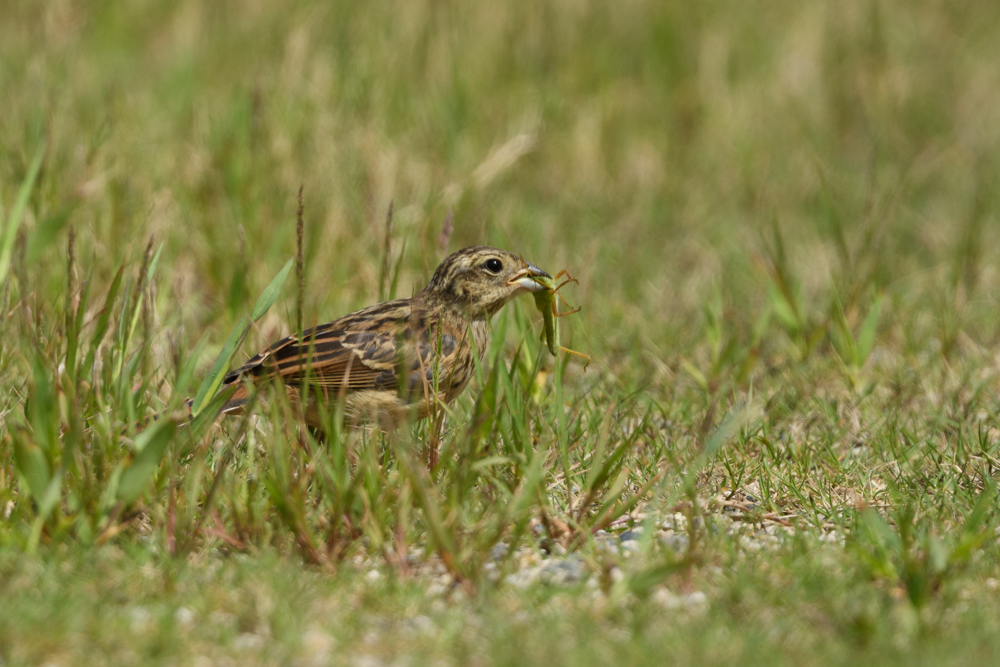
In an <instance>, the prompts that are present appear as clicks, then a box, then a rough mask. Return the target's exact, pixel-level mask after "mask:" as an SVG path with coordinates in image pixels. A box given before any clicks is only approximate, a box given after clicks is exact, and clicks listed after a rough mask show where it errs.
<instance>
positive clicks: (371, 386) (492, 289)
mask: <svg viewBox="0 0 1000 667" xmlns="http://www.w3.org/2000/svg"><path fill="white" fill-rule="evenodd" d="M540 276H545V277H548V274H547V273H545V272H544V271H542V270H541V269H539V268H538V267H536V266H534V265H532V264H529V263H528V262H526V261H524V260H523V259H522V258H521V257H519V256H518V255H514V254H512V253H509V252H507V251H506V250H500V249H499V248H490V247H486V246H475V247H470V248H465V249H463V250H459V251H458V252H456V253H453V254H452V255H449V256H448V257H446V258H445V260H444V261H443V262H441V265H440V266H438V268H437V270H436V271H435V272H434V276H433V277H432V278H431V280H430V282H429V283H428V284H427V286H426V287H424V288H423V290H421V291H420V293H419V294H417V295H416V296H414V297H413V298H410V299H398V300H396V301H387V302H385V303H380V304H377V305H374V306H369V307H368V308H363V309H361V310H359V311H357V312H354V313H351V314H349V315H345V316H344V317H341V318H340V319H338V320H336V321H334V322H331V323H329V324H324V325H321V326H318V327H315V328H314V329H309V330H306V331H305V332H303V334H302V336H301V337H299V336H289V337H288V338H284V339H282V340H280V341H278V342H276V343H275V344H273V345H271V346H270V347H269V348H267V349H266V350H264V351H263V352H261V353H260V354H258V355H256V356H254V357H253V358H252V359H250V360H249V361H247V363H246V364H244V365H243V366H242V367H240V368H238V369H237V370H235V371H233V372H232V373H230V374H229V375H228V376H227V377H226V379H225V384H226V385H234V384H238V385H241V386H240V387H239V388H238V389H237V391H236V393H235V394H234V396H233V398H232V399H231V400H230V401H229V403H228V404H227V405H226V407H225V408H224V410H223V411H224V412H227V413H234V412H239V411H240V410H241V409H242V408H243V406H244V405H245V404H246V401H247V387H246V385H247V380H250V381H251V382H252V383H253V384H255V385H261V384H265V383H268V382H272V381H274V380H275V379H280V380H281V381H282V382H283V383H284V385H285V387H286V389H287V391H288V392H289V395H290V396H291V397H292V399H293V400H295V401H298V400H299V393H300V388H301V387H302V386H304V385H305V386H308V387H309V388H310V389H309V391H310V393H311V394H312V397H311V399H310V400H309V401H308V403H307V407H306V410H305V415H306V421H307V422H308V423H309V424H310V425H312V426H320V424H321V421H322V414H323V412H324V411H323V410H322V409H320V406H319V403H318V401H322V402H323V403H325V405H326V408H327V411H332V409H333V405H334V401H337V400H341V399H342V400H343V401H344V413H345V417H346V418H347V420H348V421H349V422H351V423H359V422H377V423H378V424H379V425H380V426H382V427H383V428H394V427H396V426H399V425H401V424H403V423H406V421H407V420H410V419H422V418H424V417H426V416H427V414H428V413H429V411H430V408H431V405H432V404H433V403H434V402H436V401H440V402H443V403H448V402H450V401H452V400H453V399H454V398H455V397H456V396H458V395H459V394H460V393H461V391H462V390H463V389H464V388H465V386H466V385H467V384H468V382H469V380H470V379H471V377H472V375H473V373H474V371H475V363H476V360H477V359H478V360H482V358H483V354H484V353H485V352H486V348H487V346H488V344H489V333H490V326H489V322H490V319H491V318H492V317H493V315H494V314H496V312H497V311H498V310H500V308H502V307H503V305H504V304H505V303H507V302H508V301H509V300H511V299H512V298H513V297H515V296H517V295H518V294H520V293H523V292H525V291H539V290H541V289H545V288H544V286H543V285H542V284H540V283H539V282H537V281H535V280H533V277H540Z"/></svg>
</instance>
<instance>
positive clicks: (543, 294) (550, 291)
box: [532, 271, 590, 370]
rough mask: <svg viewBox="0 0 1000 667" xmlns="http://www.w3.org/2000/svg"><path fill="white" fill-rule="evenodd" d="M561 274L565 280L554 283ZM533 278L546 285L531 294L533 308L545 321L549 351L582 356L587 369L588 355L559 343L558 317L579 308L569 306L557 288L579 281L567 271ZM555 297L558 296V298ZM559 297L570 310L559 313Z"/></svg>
mask: <svg viewBox="0 0 1000 667" xmlns="http://www.w3.org/2000/svg"><path fill="white" fill-rule="evenodd" d="M563 276H565V277H566V280H564V281H562V282H561V283H559V284H556V281H557V280H559V278H562V277H563ZM533 278H534V280H535V281H537V282H539V283H541V284H542V285H545V287H546V289H544V290H541V291H538V292H533V293H532V296H534V297H535V308H537V309H538V312H540V313H541V314H542V318H543V319H544V321H545V344H546V345H547V346H548V348H549V352H551V353H552V355H553V356H555V355H556V354H558V351H559V350H562V351H563V352H566V353H568V354H573V355H576V356H578V357H582V358H584V359H586V361H585V362H584V364H583V370H587V366H589V365H590V357H589V356H588V355H586V354H584V353H582V352H577V351H576V350H571V349H569V348H566V347H562V346H561V345H559V318H560V317H563V316H565V315H572V314H573V313H578V312H580V309H579V308H571V306H570V305H569V304H568V303H567V302H566V299H564V298H563V296H562V295H561V294H559V290H560V289H562V288H563V287H564V286H565V285H567V284H569V283H577V284H579V283H580V281H578V280H577V279H576V278H574V277H573V276H571V275H570V274H569V271H560V272H559V273H557V274H556V275H555V277H554V278H547V277H537V276H533ZM556 297H558V299H557V298H556ZM560 299H561V300H562V302H563V303H565V304H566V306H567V307H568V308H571V310H567V311H566V312H564V313H560V312H559V300H560Z"/></svg>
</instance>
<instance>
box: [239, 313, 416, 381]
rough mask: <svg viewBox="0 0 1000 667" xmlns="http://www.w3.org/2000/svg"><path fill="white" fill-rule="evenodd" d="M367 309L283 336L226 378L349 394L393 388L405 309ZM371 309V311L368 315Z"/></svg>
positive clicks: (404, 326) (400, 352) (405, 322)
mask: <svg viewBox="0 0 1000 667" xmlns="http://www.w3.org/2000/svg"><path fill="white" fill-rule="evenodd" d="M380 305H381V306H383V308H382V309H380V311H375V310H374V309H366V310H364V311H359V312H358V313H354V314H352V315H349V316H347V317H344V318H341V319H339V320H337V321H336V322H331V323H330V324H325V325H322V326H319V327H316V328H315V329H311V330H307V331H305V332H304V334H303V336H301V337H300V336H289V337H287V338H284V339H282V340H280V341H278V342H277V343H275V344H274V345H272V346H271V347H269V348H268V349H266V350H264V351H263V352H261V353H260V354H258V355H256V356H255V357H253V358H252V359H250V360H249V361H247V363H246V364H244V365H243V366H242V367H240V368H238V369H236V370H235V371H233V372H232V373H230V374H229V375H228V376H227V377H226V383H227V384H229V383H232V382H238V381H240V380H241V379H242V378H244V377H252V378H253V379H254V381H255V382H259V381H262V380H267V379H268V378H275V377H280V378H281V379H282V381H284V382H285V383H286V384H292V385H294V384H298V383H301V382H302V381H303V380H308V382H309V384H311V385H314V386H319V387H323V388H327V389H330V390H333V391H335V392H336V391H339V392H343V393H348V392H352V391H359V390H363V389H390V388H391V389H395V388H397V386H398V380H397V378H396V369H397V367H398V364H399V362H400V355H401V354H402V353H403V352H402V341H403V337H404V331H405V329H406V326H407V317H408V315H409V313H408V310H403V309H399V308H396V309H386V308H385V306H386V305H388V304H380ZM367 311H372V312H367Z"/></svg>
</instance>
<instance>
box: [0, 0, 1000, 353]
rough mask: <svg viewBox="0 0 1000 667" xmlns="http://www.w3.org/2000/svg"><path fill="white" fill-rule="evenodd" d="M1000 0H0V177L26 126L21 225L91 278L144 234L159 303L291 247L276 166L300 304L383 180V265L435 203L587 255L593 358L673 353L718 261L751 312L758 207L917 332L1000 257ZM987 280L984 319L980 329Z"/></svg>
mask: <svg viewBox="0 0 1000 667" xmlns="http://www.w3.org/2000/svg"><path fill="white" fill-rule="evenodd" d="M998 13H1000V7H998V6H997V5H996V4H995V3H988V2H979V3H968V4H964V5H963V6H962V7H961V8H958V7H957V6H955V7H953V6H952V5H949V4H947V3H939V2H916V3H913V2H905V3H904V2H857V3H837V2H811V3H793V4H762V5H752V6H751V5H747V4H746V3H740V2H706V3H683V2H640V1H633V2H622V3H615V4H614V5H610V4H605V3H586V2H576V1H566V2H551V3H542V4H538V5H534V4H520V3H490V4H488V5H484V4H482V3H471V2H470V3H461V2H408V3H402V4H400V3H392V2H359V3H352V2H331V3H280V4H278V3H269V2H252V1H251V2H236V3H201V2H166V3H158V2H126V3H78V2H69V1H56V2H46V3H34V2H15V3H8V4H7V6H6V9H5V14H6V16H5V18H4V20H3V22H2V25H0V61H2V62H0V67H2V79H3V83H2V85H3V89H4V90H5V102H4V110H3V114H0V128H2V131H0V136H2V139H0V141H3V144H4V146H3V148H4V153H5V154H6V155H7V156H8V157H7V159H5V160H3V162H2V163H0V177H2V178H0V181H2V186H0V187H2V188H3V189H2V193H3V196H4V201H7V202H9V201H10V200H11V199H12V197H13V193H14V189H15V187H16V185H17V184H18V183H19V182H20V180H21V179H22V178H23V176H24V173H25V171H26V169H27V165H28V163H29V162H30V160H31V157H32V155H33V151H34V150H35V148H36V147H37V146H38V145H39V143H40V142H41V141H42V140H43V139H44V140H45V141H47V155H46V161H45V166H44V174H43V176H42V181H41V188H40V189H39V190H38V191H37V192H36V193H35V198H36V199H37V200H38V203H37V205H36V206H35V207H33V208H32V211H31V213H32V214H33V216H34V218H35V219H34V221H32V222H29V223H28V224H29V226H31V225H38V224H41V223H42V222H43V221H44V220H46V218H48V217H50V216H54V215H56V214H58V213H59V212H60V211H63V210H65V211H68V213H69V216H68V218H66V219H65V221H68V222H71V223H72V224H74V225H75V226H76V228H77V233H78V238H79V246H80V250H79V256H80V259H81V264H82V266H84V267H86V269H87V270H90V269H93V271H94V276H95V278H96V279H98V280H102V281H106V280H108V279H109V276H110V274H111V272H112V270H113V268H114V267H115V265H116V263H117V262H120V261H121V260H122V259H124V258H125V256H126V255H127V253H128V249H129V248H130V247H132V248H133V252H138V251H137V250H136V247H137V246H140V245H142V244H144V243H145V239H146V238H147V237H148V236H149V235H150V234H155V236H156V238H157V239H158V240H160V241H163V242H165V243H166V247H165V251H164V252H165V254H164V256H163V263H164V271H163V274H162V280H161V284H160V285H159V290H160V292H159V298H158V299H157V306H158V317H159V319H160V321H161V323H162V324H163V326H169V327H178V326H182V325H183V326H186V327H190V328H193V330H195V331H199V330H201V329H202V328H204V327H206V326H209V325H214V324H218V325H220V327H222V329H221V330H223V331H224V330H226V329H227V328H228V323H225V322H219V319H220V318H223V319H225V317H226V315H225V314H227V313H228V318H230V319H231V318H233V317H235V316H236V315H237V314H241V313H242V312H245V310H246V308H247V307H248V302H249V300H250V299H251V298H253V296H255V295H256V294H258V293H259V291H260V289H262V287H263V286H264V285H266V283H267V281H268V280H269V279H270V277H271V276H273V275H274V273H275V272H276V271H277V269H278V268H279V267H280V266H281V265H282V264H283V263H284V260H285V259H286V258H287V257H289V256H291V254H293V252H294V220H295V210H296V193H297V191H298V188H299V185H300V184H301V185H303V186H304V198H305V218H306V223H307V247H308V256H307V289H308V298H307V313H312V314H313V317H314V318H319V319H320V320H321V321H325V320H326V319H332V318H333V317H334V316H336V315H338V314H340V313H343V312H346V311H348V310H350V309H352V308H355V307H358V306H361V305H364V304H367V303H370V302H372V301H374V300H375V298H376V297H377V292H376V286H377V271H378V267H379V261H378V258H379V256H380V251H381V246H382V242H383V238H382V237H383V232H384V218H385V215H386V210H387V208H388V206H389V202H390V201H392V202H394V203H395V220H394V225H395V234H396V239H395V243H396V246H395V247H396V248H397V250H398V248H400V247H401V241H402V240H404V239H405V241H406V255H405V258H404V264H403V266H404V269H405V272H404V274H403V278H402V280H401V283H400V285H401V291H402V292H407V291H409V290H411V289H416V288H419V286H420V285H422V284H423V281H424V280H425V279H426V278H427V277H428V276H429V274H430V272H431V271H432V270H433V268H434V266H435V265H436V263H437V261H438V260H439V259H440V258H441V257H442V255H443V254H444V253H443V252H442V250H441V248H439V246H438V235H439V232H440V229H441V226H442V223H443V221H444V219H445V217H446V214H447V212H448V211H449V210H450V211H452V212H453V217H454V224H455V232H454V235H453V237H452V238H451V240H450V245H449V249H451V250H453V249H456V248H458V247H461V246H464V245H468V244H478V243H489V244H496V245H500V246H503V247H506V248H509V249H511V250H514V251H517V252H521V253H523V254H524V255H525V256H526V257H528V258H530V259H531V260H532V261H534V262H536V263H538V264H540V265H541V266H543V267H545V268H548V269H550V270H553V271H555V270H559V269H563V268H565V269H568V270H570V271H571V272H572V273H573V275H575V276H576V277H578V278H579V279H580V282H581V285H580V288H579V289H578V290H577V291H576V292H575V294H574V295H575V300H576V301H579V302H580V303H582V304H583V305H584V311H583V312H582V313H581V315H580V317H581V321H582V322H583V323H584V324H585V326H580V327H578V328H579V329H581V330H585V331H587V332H589V334H590V336H589V338H588V340H586V342H585V346H586V347H587V348H588V351H591V352H594V353H596V354H595V356H596V357H597V358H598V359H599V360H604V361H611V360H612V359H613V358H614V356H613V355H614V353H615V352H618V351H626V350H632V351H634V350H636V345H638V346H639V348H641V350H643V351H644V352H648V353H649V354H650V355H652V356H654V357H658V358H667V359H669V358H670V357H671V355H672V354H673V353H672V350H671V346H675V345H678V344H691V343H693V342H694V341H696V340H697V339H698V338H699V337H700V332H699V330H698V329H697V327H696V326H694V325H693V323H694V322H697V321H699V318H700V315H699V313H700V310H701V308H702V304H703V303H704V302H705V300H706V298H707V297H708V296H710V295H711V294H713V291H714V290H718V291H721V293H722V295H723V297H724V301H725V304H726V307H727V310H729V309H730V308H731V306H732V305H733V304H737V305H738V308H735V309H733V314H732V317H734V318H735V320H736V322H735V324H736V325H739V326H742V325H744V324H746V323H747V322H749V321H752V320H754V319H755V318H756V316H757V314H758V313H759V312H761V311H762V310H763V309H764V308H765V307H766V305H767V303H768V300H767V295H766V288H767V285H768V284H769V279H768V275H767V271H766V270H763V271H762V270H761V263H760V262H759V261H756V260H759V259H760V258H761V256H762V255H763V256H766V255H767V253H768V248H770V247H771V246H772V245H773V239H772V237H773V228H774V226H775V225H777V226H778V227H779V228H780V230H781V233H782V235H783V237H784V242H785V245H786V250H787V254H788V261H789V263H790V266H791V267H792V269H793V271H794V273H795V275H796V276H797V279H798V281H799V282H800V283H801V290H802V296H803V302H804V303H806V304H809V305H810V306H812V305H814V304H815V305H818V306H819V308H820V309H821V310H823V309H825V308H826V305H827V301H828V299H829V298H830V290H831V285H833V286H835V287H836V288H837V289H839V290H840V292H842V293H843V294H844V296H842V299H843V300H845V301H848V300H851V299H856V298H857V297H852V296H850V295H851V294H852V293H853V292H852V290H854V291H857V290H858V289H859V288H858V285H863V286H866V287H874V288H875V289H884V290H888V294H889V296H890V303H891V304H892V307H891V312H892V313H893V317H892V318H890V319H891V320H895V321H897V322H901V323H905V324H906V330H905V331H902V330H900V331H899V332H898V335H899V336H902V337H903V338H907V337H909V338H908V340H912V339H913V338H914V337H916V338H917V339H919V338H921V337H922V336H926V335H932V334H931V330H932V329H934V328H935V327H937V326H938V324H939V323H938V322H937V321H936V320H937V318H938V317H939V316H941V315H942V310H941V308H939V307H938V306H942V307H945V308H947V304H950V303H951V302H953V301H954V300H955V299H956V298H966V297H968V296H974V295H969V294H963V295H956V293H955V290H956V288H958V287H961V288H962V289H964V290H968V289H970V288H973V287H977V288H978V287H981V288H982V289H979V290H977V291H976V294H981V293H994V292H995V288H996V287H997V282H998V277H997V274H996V271H995V268H994V267H995V264H996V262H995V260H996V258H997V232H996V225H994V224H990V223H991V222H994V221H995V219H996V217H997V188H996V187H995V184H996V183H997V180H998V175H1000V170H998V161H1000V157H998V156H1000V151H998V142H1000V102H998V96H1000V85H998V84H1000V46H998V44H997V40H996V39H995V36H996V31H995V28H996V26H997V25H998V21H997V18H998V16H997V15H998ZM40 245H41V244H40ZM62 246H63V244H62V243H61V242H60V243H56V244H53V245H51V246H49V247H44V248H42V249H40V250H39V252H38V258H37V259H38V261H40V262H44V263H45V265H50V264H53V263H56V262H58V261H60V256H61V254H62V253H63V252H64V250H63V247H62ZM61 280H62V277H61V276H60V273H59V272H58V271H52V272H51V276H50V278H49V280H48V281H47V283H46V284H44V288H45V291H44V293H45V294H47V295H55V294H56V293H57V285H59V284H61ZM43 282H45V281H43ZM411 286H412V287H411ZM51 298H55V297H54V296H52V297H51ZM929 303H934V304H936V307H935V308H933V309H927V308H924V307H923V306H925V305H928V304H929ZM851 305H852V304H850V303H848V304H847V306H848V310H849V307H850V306H851ZM889 310H890V309H887V311H886V312H888V311H889ZM994 310H995V309H992V308H991V309H989V310H983V311H981V312H979V313H978V315H977V318H976V319H977V325H978V326H979V327H980V328H979V329H976V331H977V332H978V333H979V335H988V336H989V337H990V338H991V339H992V337H994V336H995V335H996V330H997V318H996V316H995V314H994V312H993V311H994ZM915 311H919V312H915ZM744 320H745V321H744ZM884 321H885V320H884ZM274 326H275V327H276V326H277V325H274ZM914 327H915V328H914ZM221 335H222V334H221V333H220V336H221ZM747 335H749V334H747ZM577 343H578V344H580V342H579V341H577ZM633 370H636V371H638V369H633Z"/></svg>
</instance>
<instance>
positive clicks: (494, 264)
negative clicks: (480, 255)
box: [483, 257, 503, 273]
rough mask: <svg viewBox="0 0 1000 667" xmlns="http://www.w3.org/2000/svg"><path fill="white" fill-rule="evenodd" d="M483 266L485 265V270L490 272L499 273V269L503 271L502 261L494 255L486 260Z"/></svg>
mask: <svg viewBox="0 0 1000 667" xmlns="http://www.w3.org/2000/svg"><path fill="white" fill-rule="evenodd" d="M483 266H485V267H486V270H487V271H489V272H490V273H500V272H501V271H503V262H501V261H500V260H499V259H497V258H496V257H491V258H490V259H488V260H486V263H485V264H483Z"/></svg>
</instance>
